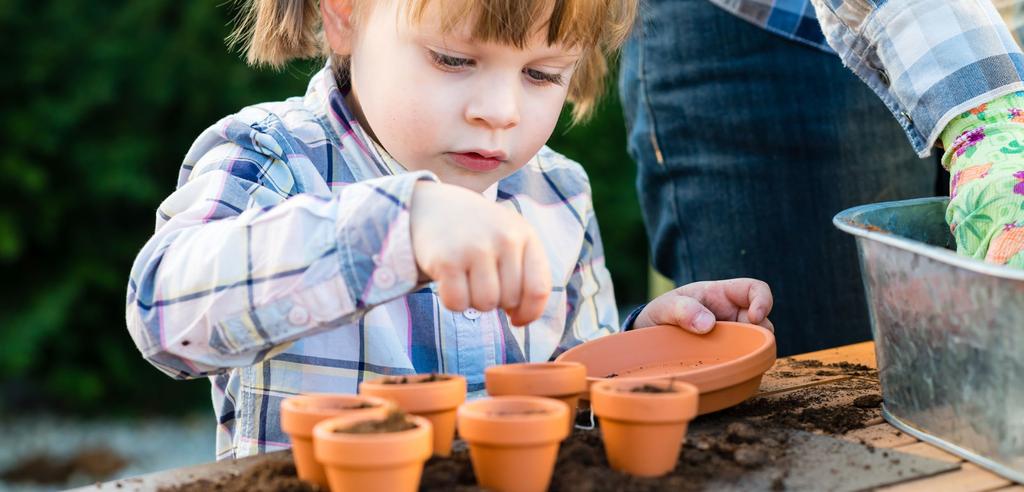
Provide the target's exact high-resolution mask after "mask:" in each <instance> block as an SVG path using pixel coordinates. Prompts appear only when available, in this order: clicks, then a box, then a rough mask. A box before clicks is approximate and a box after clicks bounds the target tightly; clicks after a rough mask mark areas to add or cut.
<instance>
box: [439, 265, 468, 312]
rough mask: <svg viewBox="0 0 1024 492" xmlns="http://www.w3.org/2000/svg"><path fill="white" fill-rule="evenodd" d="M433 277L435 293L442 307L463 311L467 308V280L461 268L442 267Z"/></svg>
mask: <svg viewBox="0 0 1024 492" xmlns="http://www.w3.org/2000/svg"><path fill="white" fill-rule="evenodd" d="M434 279H435V281H436V282H437V295H438V297H440V298H441V303H442V304H444V307H446V308H448V309H450V310H452V311H465V310H466V309H468V308H469V286H468V284H469V282H468V281H467V280H466V273H465V272H464V271H463V270H461V269H458V268H454V267H450V268H444V269H442V270H441V272H439V273H438V274H437V276H436V277H434Z"/></svg>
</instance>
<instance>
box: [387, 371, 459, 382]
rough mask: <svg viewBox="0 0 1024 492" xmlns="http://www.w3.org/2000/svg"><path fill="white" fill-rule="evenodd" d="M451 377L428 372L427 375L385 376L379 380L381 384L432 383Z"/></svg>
mask: <svg viewBox="0 0 1024 492" xmlns="http://www.w3.org/2000/svg"><path fill="white" fill-rule="evenodd" d="M449 379H451V377H449V376H445V375H443V374H437V373H430V375H429V376H427V377H417V376H396V377H393V378H387V379H385V380H383V381H381V384H418V383H434V382H438V381H447V380H449Z"/></svg>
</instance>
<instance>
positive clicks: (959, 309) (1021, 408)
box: [832, 198, 1024, 482]
mask: <svg viewBox="0 0 1024 492" xmlns="http://www.w3.org/2000/svg"><path fill="white" fill-rule="evenodd" d="M948 202H949V199H948V198H921V199H914V200H904V201H899V202H887V203H877V204H872V205H864V206H860V207H855V208H851V209H849V210H846V211H843V212H841V213H839V214H838V215H836V216H835V218H834V219H833V220H832V222H833V223H834V224H835V225H836V227H838V228H839V229H842V230H843V231H845V232H848V233H850V234H853V235H854V236H856V239H857V251H858V254H859V256H860V266H861V272H862V275H863V279H864V289H865V291H866V293H867V302H868V309H869V311H870V313H871V331H872V334H873V335H874V339H875V351H876V354H877V355H876V356H877V358H878V368H879V376H880V378H881V382H882V396H883V397H884V399H885V404H884V408H883V416H884V417H885V419H886V420H887V421H889V422H890V423H891V424H893V425H894V426H896V427H898V428H900V429H902V430H903V431H904V432H907V433H908V434H911V435H913V436H915V437H917V438H918V439H921V440H923V441H926V442H930V443H932V444H934V445H936V446H939V447H941V448H943V449H946V450H947V451H950V452H952V453H954V454H957V455H959V456H962V457H963V458H965V459H967V460H970V461H972V462H975V463H977V464H979V465H981V466H983V467H985V468H988V469H990V470H992V471H994V472H996V473H998V474H1000V475H1003V476H1005V477H1006V478H1009V479H1011V480H1015V481H1018V482H1024V270H1016V269H1011V268H1007V267H1002V266H996V265H991V264H987V263H984V262H981V261H978V260H975V259H972V258H966V257H963V256H958V255H957V254H956V252H955V251H953V250H952V249H953V248H954V242H953V237H952V236H951V234H950V232H949V228H948V226H947V225H946V222H945V218H944V215H945V211H946V204H947V203H948Z"/></svg>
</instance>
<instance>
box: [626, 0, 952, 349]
mask: <svg viewBox="0 0 1024 492" xmlns="http://www.w3.org/2000/svg"><path fill="white" fill-rule="evenodd" d="M643 7H644V8H643V9H642V11H641V19H640V20H639V21H638V24H637V27H636V29H635V30H634V32H633V35H632V38H631V39H630V41H629V42H628V43H627V45H626V47H625V51H624V53H623V57H622V62H621V66H620V76H621V80H620V95H621V98H622V105H623V108H624V112H625V115H626V123H627V127H628V132H629V151H630V154H631V155H632V156H633V158H634V159H635V160H636V161H637V163H638V165H639V171H638V176H637V188H638V190H639V195H640V200H641V206H642V209H643V214H644V222H645V225H646V228H647V234H648V237H649V239H650V245H651V257H652V258H653V263H654V266H655V268H657V269H658V271H660V272H662V273H663V274H664V275H666V276H668V277H670V278H672V279H673V280H674V281H675V282H676V283H677V284H683V283H688V282H693V281H698V280H713V279H722V278H731V277H754V278H758V279H761V280H764V281H766V282H768V284H769V285H770V286H771V288H772V291H773V293H774V294H775V308H774V309H773V311H772V315H771V319H772V321H773V322H774V323H775V327H776V337H777V342H778V348H779V354H780V355H787V354H793V353H800V352H806V351H810V350H816V349H821V348H825V347H830V346H836V345H840V344H847V343H853V342H858V341H863V340H867V339H870V337H871V333H870V328H869V322H868V313H867V307H866V305H865V301H864V292H863V287H862V283H861V277H860V271H859V266H858V262H857V252H856V248H855V245H854V242H853V239H852V238H851V237H849V236H846V235H844V234H843V233H841V232H839V231H838V230H836V229H835V228H833V227H832V223H831V220H832V216H833V215H835V214H836V213H837V212H839V211H840V210H843V209H846V208H848V207H852V206H854V205H860V204H864V203H872V202H880V201H886V200H900V199H905V198H911V197H918V196H930V195H931V194H932V192H933V187H934V183H935V179H936V175H935V173H936V167H935V163H934V161H933V160H932V159H918V158H917V157H916V156H915V155H914V153H913V151H912V149H911V146H910V144H909V143H908V142H907V140H906V137H905V136H904V134H903V132H902V131H901V130H900V127H899V125H898V124H897V123H896V122H895V121H894V120H893V118H892V117H891V115H890V114H889V112H888V111H887V109H886V108H885V106H884V105H883V104H882V103H881V101H879V100H878V99H877V97H876V96H875V95H874V94H873V93H872V92H871V91H870V90H868V88H867V87H866V86H865V85H864V84H863V83H862V82H861V81H860V80H858V79H857V78H856V76H855V75H853V74H852V73H851V72H849V71H848V70H847V69H845V68H844V67H843V66H842V64H841V63H840V61H839V58H838V57H836V56H834V55H830V54H828V53H824V52H822V51H819V50H816V49H814V48H810V47H807V46H804V45H801V44H798V43H796V42H793V41H789V40H787V39H784V38H782V37H779V36H776V35H773V34H771V33H769V32H767V31H764V30H762V29H760V28H758V27H756V26H753V25H751V24H749V23H747V22H745V21H743V20H741V19H738V18H736V17H734V16H733V15H731V14H729V13H727V12H725V11H723V10H720V9H719V8H718V7H715V6H714V5H712V4H711V3H709V2H708V1H706V0H678V1H668V0H660V1H648V2H646V3H645V4H644V6H643Z"/></svg>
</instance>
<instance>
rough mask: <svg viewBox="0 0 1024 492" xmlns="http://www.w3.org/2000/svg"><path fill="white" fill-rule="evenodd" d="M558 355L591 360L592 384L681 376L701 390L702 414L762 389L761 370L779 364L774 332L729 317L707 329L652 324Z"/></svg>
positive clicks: (562, 358) (564, 359) (587, 363)
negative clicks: (698, 332) (702, 331)
mask: <svg viewBox="0 0 1024 492" xmlns="http://www.w3.org/2000/svg"><path fill="white" fill-rule="evenodd" d="M555 360H556V361H557V362H580V363H582V364H583V365H585V366H587V382H588V383H589V384H591V385H592V384H593V383H595V382H597V381H601V380H605V379H611V378H629V377H643V378H648V377H675V378H678V379H679V380H680V381H685V382H687V383H690V384H693V385H694V386H696V387H697V389H698V390H700V404H699V408H698V413H699V414H701V415H703V414H705V413H710V412H714V411H717V410H721V409H723V408H727V407H731V406H733V405H736V404H737V403H740V402H742V401H743V400H746V399H747V398H749V397H750V396H751V395H753V394H754V393H755V392H756V391H757V388H758V386H760V385H761V376H762V375H763V374H764V372H765V371H767V370H768V369H769V368H771V367H772V365H773V364H775V336H774V335H772V333H771V332H770V331H768V330H766V329H764V328H761V327H760V326H756V325H751V324H747V323H733V322H726V321H719V322H718V323H717V324H716V325H715V329H714V330H711V333H708V334H707V335H695V334H693V333H690V332H688V331H686V330H683V329H681V328H677V327H675V326H652V327H650V328H643V329H640V330H635V331H628V332H625V333H618V334H615V335H610V336H606V337H602V338H598V339H596V340H592V341H590V342H587V343H584V344H582V345H577V346H576V347H573V348H571V349H569V350H567V351H565V352H564V353H563V354H562V355H560V356H558V358H557V359H555ZM583 397H584V398H588V397H589V395H588V394H587V393H584V395H583Z"/></svg>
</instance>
